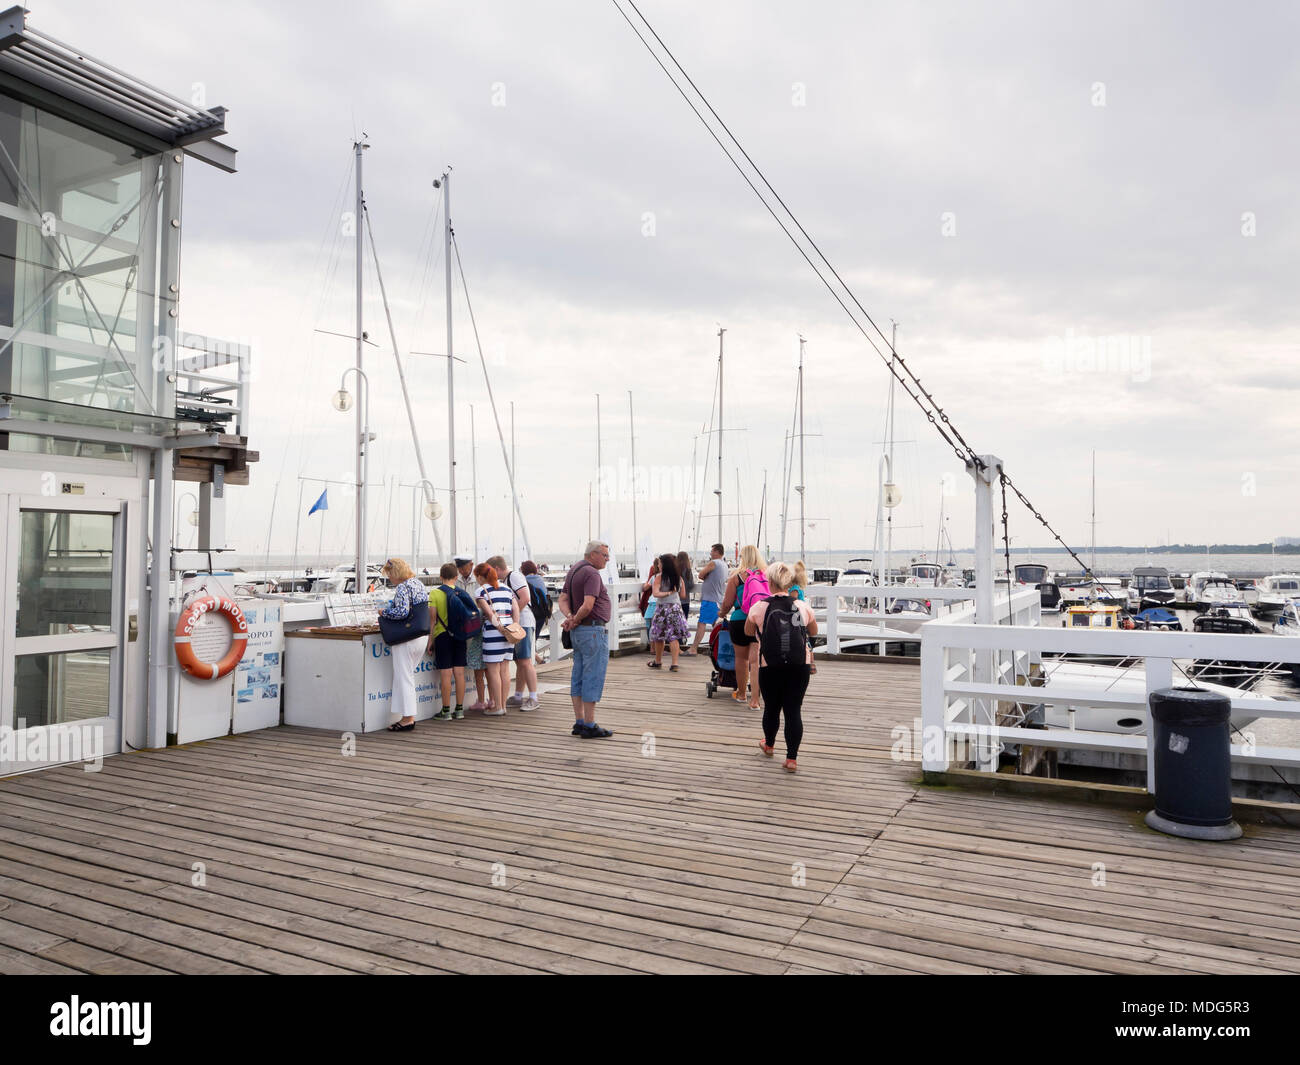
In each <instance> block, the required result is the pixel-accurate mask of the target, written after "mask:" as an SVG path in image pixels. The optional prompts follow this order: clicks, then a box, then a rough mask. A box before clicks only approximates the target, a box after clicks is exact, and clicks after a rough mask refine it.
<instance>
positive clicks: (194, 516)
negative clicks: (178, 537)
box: [172, 492, 199, 528]
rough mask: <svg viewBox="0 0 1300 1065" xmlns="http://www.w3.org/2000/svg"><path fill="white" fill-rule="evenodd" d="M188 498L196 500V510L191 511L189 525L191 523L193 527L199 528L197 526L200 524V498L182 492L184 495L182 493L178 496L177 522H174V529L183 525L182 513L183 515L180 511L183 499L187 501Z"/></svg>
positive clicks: (191, 493) (190, 493)
mask: <svg viewBox="0 0 1300 1065" xmlns="http://www.w3.org/2000/svg"><path fill="white" fill-rule="evenodd" d="M187 496H188V497H189V498H190V499H192V500H194V509H193V510H191V511H190V516H189V523H190V525H192V526H197V525H198V524H199V498H198V496H196V495H195V494H194V493H193V492H182V493H181V494H180V495H179V496H177V498H176V518H175V520H174V521H173V522H172V528H175V527H176V526H178V525H179V524H180V523H181V518H180V513H181V510H180V507H181V501H182V500H183V499H185V498H186V497H187Z"/></svg>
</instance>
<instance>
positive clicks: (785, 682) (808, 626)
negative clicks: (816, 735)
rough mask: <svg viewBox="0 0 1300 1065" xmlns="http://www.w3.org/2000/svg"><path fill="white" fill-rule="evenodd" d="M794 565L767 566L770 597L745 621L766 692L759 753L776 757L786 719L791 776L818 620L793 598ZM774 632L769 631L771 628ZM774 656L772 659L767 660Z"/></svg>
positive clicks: (786, 746)
mask: <svg viewBox="0 0 1300 1065" xmlns="http://www.w3.org/2000/svg"><path fill="white" fill-rule="evenodd" d="M793 581H794V567H792V566H789V565H787V564H786V563H784V562H773V563H772V564H771V565H770V566H768V567H767V586H768V588H770V589H771V591H772V595H771V597H770V598H768V599H764V600H763V601H762V602H760V603H755V604H754V606H753V607H752V608H751V609H750V611H749V615H748V617H746V619H745V633H746V634H747V635H749V636H754V637H756V638H757V640H756V642H757V643H758V645H759V667H758V687H759V690H760V691H761V692H762V693H763V740H762V742H761V743H759V745H758V747H759V750H761V751H762V752H763V754H765V755H766V756H767V757H768V758H771V757H772V751H773V745H774V744H775V743H776V729H777V726H778V725H779V724H780V723H781V715H782V714H784V715H785V769H786V771H787V772H789V773H793V772H794V771H795V770H796V768H797V766H796V764H795V759H796V758H798V757H799V743H800V742H801V741H802V740H803V697H804V693H805V692H807V690H808V675H809V673H810V668H809V667H810V665H811V662H812V641H811V639H810V637H812V636H815V635H817V619H816V618H815V617H813V612H812V608H811V607H810V606H809V605H808V604H807V603H806V602H804V601H802V600H799V599H795V598H794V597H793V596H791V595H790V585H791V583H792V582H793ZM769 627H770V631H766V632H765V630H767V629H769ZM769 658H771V659H772V661H769V660H768V659H769Z"/></svg>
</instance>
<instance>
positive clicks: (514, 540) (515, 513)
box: [510, 399, 519, 565]
mask: <svg viewBox="0 0 1300 1065" xmlns="http://www.w3.org/2000/svg"><path fill="white" fill-rule="evenodd" d="M515 470H516V466H515V401H514V400H513V399H512V400H511V401H510V473H511V477H510V496H511V499H510V561H511V563H512V564H513V565H518V564H519V548H518V546H517V545H518V542H519V534H518V533H517V532H516V531H515V525H516V524H517V523H518V521H519V499H518V497H517V496H516V494H515V478H514V473H515Z"/></svg>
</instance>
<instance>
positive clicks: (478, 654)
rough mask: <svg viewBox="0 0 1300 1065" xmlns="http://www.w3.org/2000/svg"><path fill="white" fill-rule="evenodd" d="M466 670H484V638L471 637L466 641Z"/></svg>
mask: <svg viewBox="0 0 1300 1065" xmlns="http://www.w3.org/2000/svg"><path fill="white" fill-rule="evenodd" d="M465 668H466V669H482V668H483V637H482V636H471V637H470V638H469V639H468V640H466V641H465Z"/></svg>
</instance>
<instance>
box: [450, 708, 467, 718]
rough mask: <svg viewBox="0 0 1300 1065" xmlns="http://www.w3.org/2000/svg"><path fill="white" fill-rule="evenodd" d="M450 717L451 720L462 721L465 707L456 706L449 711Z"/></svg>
mask: <svg viewBox="0 0 1300 1065" xmlns="http://www.w3.org/2000/svg"><path fill="white" fill-rule="evenodd" d="M451 719H452V720H453V721H464V720H465V708H464V707H463V706H458V707H456V709H455V710H453V711H452V712H451Z"/></svg>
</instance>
